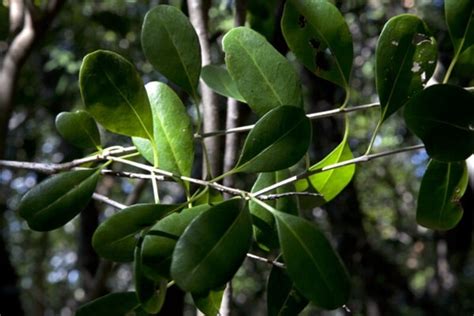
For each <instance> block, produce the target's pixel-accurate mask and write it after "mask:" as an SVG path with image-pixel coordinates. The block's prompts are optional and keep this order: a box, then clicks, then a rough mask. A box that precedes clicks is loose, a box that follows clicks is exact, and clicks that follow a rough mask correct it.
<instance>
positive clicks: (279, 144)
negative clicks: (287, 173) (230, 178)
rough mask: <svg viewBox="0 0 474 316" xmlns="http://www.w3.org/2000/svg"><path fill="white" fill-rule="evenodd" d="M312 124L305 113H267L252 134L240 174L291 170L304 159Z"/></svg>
mask: <svg viewBox="0 0 474 316" xmlns="http://www.w3.org/2000/svg"><path fill="white" fill-rule="evenodd" d="M310 140H311V123H310V121H309V119H308V118H307V117H306V115H305V114H304V112H303V110H302V109H300V108H297V107H294V106H280V107H278V108H275V109H273V110H272V111H270V112H268V113H267V114H265V115H264V116H263V117H262V118H261V119H260V120H259V121H258V122H257V124H255V127H254V128H253V129H252V130H251V131H250V133H249V134H248V136H247V138H246V140H245V144H244V148H243V150H242V153H241V155H240V158H239V161H238V162H237V165H236V167H235V169H234V170H235V171H237V172H267V171H275V170H281V169H285V168H288V167H291V166H292V165H294V164H295V163H297V162H298V161H299V160H300V159H301V157H303V156H304V154H305V153H306V151H307V150H308V147H309V143H310Z"/></svg>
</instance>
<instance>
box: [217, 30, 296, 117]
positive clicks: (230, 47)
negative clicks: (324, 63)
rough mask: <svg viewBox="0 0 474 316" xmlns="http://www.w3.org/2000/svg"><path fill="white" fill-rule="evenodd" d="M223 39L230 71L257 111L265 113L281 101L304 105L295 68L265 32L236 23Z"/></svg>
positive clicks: (281, 103)
mask: <svg viewBox="0 0 474 316" xmlns="http://www.w3.org/2000/svg"><path fill="white" fill-rule="evenodd" d="M222 43H223V49H224V52H225V54H226V55H225V62H226V65H227V69H228V71H229V74H230V76H231V77H232V78H233V79H234V81H235V84H236V85H237V88H238V90H239V92H240V94H241V95H242V96H243V97H244V99H245V100H246V101H247V103H248V105H249V106H250V108H251V109H252V110H253V111H254V112H255V113H257V114H258V115H259V116H262V115H264V114H265V113H267V112H268V111H270V110H272V109H274V108H275V107H277V106H280V105H292V106H297V107H301V106H302V96H301V84H300V82H299V79H298V75H297V73H296V71H295V69H294V68H293V66H292V65H291V64H290V62H289V61H288V60H287V59H286V58H285V57H284V56H282V55H281V54H280V53H279V52H278V51H277V50H276V49H275V48H273V47H272V46H271V45H270V43H268V42H267V40H266V39H265V38H264V37H263V36H262V35H260V34H258V33H257V32H255V31H253V30H252V29H249V28H247V27H237V28H234V29H232V30H231V31H229V33H227V34H226V35H225V36H224V39H223V41H222Z"/></svg>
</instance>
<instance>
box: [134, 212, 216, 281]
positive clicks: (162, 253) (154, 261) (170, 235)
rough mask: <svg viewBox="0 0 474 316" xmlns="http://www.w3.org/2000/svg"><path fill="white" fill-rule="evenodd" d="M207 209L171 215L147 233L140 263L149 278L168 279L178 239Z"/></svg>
mask: <svg viewBox="0 0 474 316" xmlns="http://www.w3.org/2000/svg"><path fill="white" fill-rule="evenodd" d="M209 208H210V206H209V205H199V206H196V207H192V208H188V209H184V210H182V211H181V212H180V213H173V214H171V215H168V216H166V217H165V218H163V219H161V220H160V221H158V223H156V224H155V225H154V226H153V227H152V228H151V229H150V231H148V233H147V234H146V235H145V237H144V239H143V245H142V263H143V271H144V273H145V274H146V275H147V276H148V277H149V278H152V279H160V278H168V279H169V278H170V266H171V258H172V255H173V250H174V247H175V245H176V242H177V240H178V238H179V237H180V236H181V235H182V234H183V232H184V230H185V229H186V227H188V225H189V223H191V221H192V220H193V219H195V218H196V217H197V216H199V215H200V214H202V213H203V212H205V211H207V210H208V209H209Z"/></svg>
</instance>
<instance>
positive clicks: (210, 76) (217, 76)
mask: <svg viewBox="0 0 474 316" xmlns="http://www.w3.org/2000/svg"><path fill="white" fill-rule="evenodd" d="M201 78H202V80H204V82H205V83H206V84H207V85H208V87H209V88H211V89H212V90H214V91H215V92H217V93H219V94H220V95H223V96H225V97H228V98H233V99H236V100H238V101H240V102H244V103H245V100H244V97H242V95H241V94H240V92H239V89H238V88H237V85H236V84H235V82H234V80H233V79H232V77H231V76H230V75H229V72H228V71H227V69H225V68H224V67H220V66H215V65H207V66H205V67H203V68H202V72H201Z"/></svg>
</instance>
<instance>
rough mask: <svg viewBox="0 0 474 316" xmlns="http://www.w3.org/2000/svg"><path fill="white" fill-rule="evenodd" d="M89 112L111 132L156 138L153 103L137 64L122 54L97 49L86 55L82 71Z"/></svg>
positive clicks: (83, 98)
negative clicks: (151, 105) (137, 69)
mask: <svg viewBox="0 0 474 316" xmlns="http://www.w3.org/2000/svg"><path fill="white" fill-rule="evenodd" d="M79 85H80V88H81V94H82V100H83V101H84V104H85V106H86V109H87V111H88V112H89V113H90V114H91V115H92V116H93V117H94V118H95V119H96V120H97V122H99V123H100V124H101V125H102V126H104V127H105V128H106V129H108V130H109V131H111V132H114V133H117V134H122V135H126V136H138V137H143V138H148V139H152V138H153V136H152V135H153V122H152V115H151V108H150V103H149V102H148V97H147V95H146V91H145V88H144V87H143V81H142V79H141V78H140V76H139V75H138V73H137V71H136V70H135V67H134V66H133V65H132V64H131V63H130V62H129V61H127V60H126V59H125V58H123V57H122V56H120V55H118V54H116V53H114V52H110V51H104V50H98V51H95V52H93V53H90V54H88V55H87V56H86V57H84V60H83V62H82V66H81V70H80V73H79Z"/></svg>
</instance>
